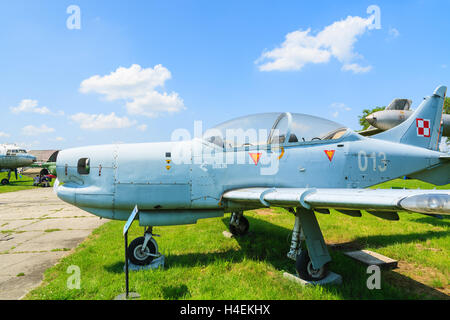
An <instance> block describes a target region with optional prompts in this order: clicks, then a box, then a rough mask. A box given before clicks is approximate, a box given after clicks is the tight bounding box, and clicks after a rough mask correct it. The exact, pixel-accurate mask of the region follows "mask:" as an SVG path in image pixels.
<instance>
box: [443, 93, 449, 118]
mask: <svg viewBox="0 0 450 320" xmlns="http://www.w3.org/2000/svg"><path fill="white" fill-rule="evenodd" d="M444 113H445V114H450V97H448V98H445V101H444Z"/></svg>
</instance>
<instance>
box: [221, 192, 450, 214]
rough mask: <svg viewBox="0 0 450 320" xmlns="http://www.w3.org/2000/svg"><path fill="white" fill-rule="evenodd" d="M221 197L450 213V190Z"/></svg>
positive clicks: (310, 206)
mask: <svg viewBox="0 0 450 320" xmlns="http://www.w3.org/2000/svg"><path fill="white" fill-rule="evenodd" d="M223 199H226V200H228V201H231V202H236V203H246V204H252V205H261V206H266V207H268V206H279V207H304V208H307V209H327V208H333V209H338V210H366V211H373V212H379V211H390V212H393V211H398V210H406V211H411V212H420V213H429V214H446V215H448V214H450V190H409V189H345V188H336V189H331V188H320V189H315V188H245V189H237V190H230V191H227V192H225V193H224V194H223Z"/></svg>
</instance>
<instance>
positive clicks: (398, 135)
mask: <svg viewBox="0 0 450 320" xmlns="http://www.w3.org/2000/svg"><path fill="white" fill-rule="evenodd" d="M446 91H447V87H445V86H439V87H437V88H436V90H434V93H433V95H432V96H430V97H426V98H425V100H424V101H423V102H422V103H421V104H420V106H419V107H418V108H417V110H416V111H415V112H414V113H413V114H412V115H411V116H410V117H409V118H408V119H407V120H406V121H404V122H403V123H401V124H399V125H398V126H396V127H394V128H392V129H390V130H387V131H385V132H382V133H380V134H378V135H376V136H374V138H376V139H381V140H386V141H392V142H400V143H404V144H409V145H414V146H418V147H422V148H427V149H430V150H438V149H439V140H440V139H441V136H442V128H441V125H442V111H443V107H444V100H445V94H446Z"/></svg>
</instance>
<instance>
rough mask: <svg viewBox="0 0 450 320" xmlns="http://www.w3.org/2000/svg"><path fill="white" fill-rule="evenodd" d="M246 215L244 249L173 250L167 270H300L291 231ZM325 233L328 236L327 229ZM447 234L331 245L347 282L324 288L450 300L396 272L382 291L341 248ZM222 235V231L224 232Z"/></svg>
mask: <svg viewBox="0 0 450 320" xmlns="http://www.w3.org/2000/svg"><path fill="white" fill-rule="evenodd" d="M247 219H248V220H249V222H250V225H251V231H250V232H249V233H248V234H247V235H245V236H241V237H233V238H232V239H230V241H237V242H238V244H239V246H240V249H237V250H236V249H230V250H227V251H222V252H208V253H201V252H199V253H187V254H168V255H166V263H165V269H170V268H171V267H175V266H177V267H179V266H182V267H196V266H207V265H209V264H212V263H214V262H216V261H218V260H219V261H220V260H224V261H230V262H234V263H236V262H242V261H243V260H244V259H251V260H256V261H266V262H267V263H270V264H271V265H272V266H273V267H274V268H275V269H277V270H280V271H286V272H289V273H291V274H295V273H296V271H295V266H293V264H292V262H291V260H289V259H288V258H287V256H286V253H287V251H288V249H289V244H290V236H291V230H289V229H287V228H284V227H280V226H277V225H274V224H272V223H269V222H266V221H263V220H260V219H257V218H254V217H249V216H247ZM429 219H432V220H430V221H428V218H424V220H426V222H427V223H436V222H435V221H434V220H436V219H434V218H429ZM222 222H223V223H224V225H225V226H226V229H224V230H227V229H228V222H229V219H228V218H223V219H222ZM437 223H439V224H442V223H445V221H442V220H438V222H437ZM324 235H325V239H326V233H325V234H324ZM447 235H448V232H446V231H427V232H425V233H411V234H404V235H374V236H368V237H363V238H357V239H355V240H353V241H351V242H347V243H339V244H335V245H328V247H329V249H330V254H331V256H332V257H333V262H332V264H331V267H330V269H331V270H332V271H334V272H336V273H338V274H340V275H342V277H343V285H341V286H329V287H327V286H325V287H324V290H326V291H329V292H333V293H336V294H338V295H339V296H341V297H342V298H343V299H358V298H361V299H384V298H385V296H386V295H387V296H388V298H389V299H392V298H394V299H402V298H404V297H406V296H407V295H408V293H414V294H415V295H416V296H421V297H424V298H438V299H449V297H448V296H447V295H446V294H444V293H442V292H440V291H439V290H436V289H434V288H432V287H429V286H426V285H424V284H423V283H420V282H418V281H415V280H413V279H411V278H409V277H407V276H404V275H401V274H399V273H397V272H393V271H382V282H381V288H382V290H369V289H368V288H367V286H366V282H367V278H368V277H369V276H370V274H368V273H367V266H365V265H363V264H361V263H358V262H356V261H354V260H353V259H351V258H349V257H347V256H345V255H344V254H343V253H342V250H358V249H364V247H367V246H371V247H374V246H375V247H384V246H387V245H389V244H394V243H396V244H398V243H412V242H416V241H424V240H427V239H432V238H441V237H444V236H447ZM218 236H223V235H221V234H219V235H218ZM224 239H225V238H224ZM123 265H124V264H123V261H118V262H117V263H114V264H113V265H109V266H105V269H106V271H108V272H113V273H123ZM149 272H151V271H149ZM286 281H287V280H286ZM350 282H351V283H350ZM383 289H386V290H383ZM164 292H165V294H164V295H165V296H166V295H167V297H168V298H169V297H170V298H177V297H182V296H184V295H185V294H187V293H188V289H187V287H185V286H184V287H183V288H181V287H177V288H165V291H164ZM392 296H394V297H392ZM408 297H409V296H408Z"/></svg>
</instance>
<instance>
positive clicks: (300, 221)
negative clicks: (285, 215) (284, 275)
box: [287, 208, 331, 281]
mask: <svg viewBox="0 0 450 320" xmlns="http://www.w3.org/2000/svg"><path fill="white" fill-rule="evenodd" d="M291 212H292V213H294V214H295V224H294V230H293V231H292V240H291V248H290V250H289V252H288V254H287V256H288V258H290V259H292V260H294V261H295V269H296V270H297V273H298V275H299V276H300V278H302V279H303V280H307V281H318V280H322V279H323V278H325V277H326V276H327V275H328V263H329V262H330V261H331V257H330V255H329V253H328V250H327V247H326V244H325V241H324V239H323V235H322V232H321V231H320V227H319V224H318V223H317V219H316V216H315V214H314V211H312V210H307V209H304V208H297V209H296V210H291ZM304 240H305V242H306V245H305V246H303V248H302V242H303V241H304Z"/></svg>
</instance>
